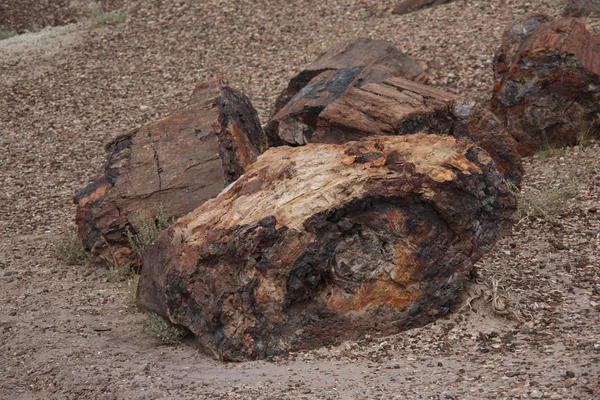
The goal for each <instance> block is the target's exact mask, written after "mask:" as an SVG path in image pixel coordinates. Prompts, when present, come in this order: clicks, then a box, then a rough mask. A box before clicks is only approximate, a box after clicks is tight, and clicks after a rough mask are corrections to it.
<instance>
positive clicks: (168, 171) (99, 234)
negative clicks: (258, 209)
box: [74, 82, 267, 266]
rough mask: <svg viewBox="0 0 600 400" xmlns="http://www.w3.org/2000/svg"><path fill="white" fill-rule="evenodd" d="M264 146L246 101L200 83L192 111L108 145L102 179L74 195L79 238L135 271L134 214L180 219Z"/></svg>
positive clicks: (137, 259)
mask: <svg viewBox="0 0 600 400" xmlns="http://www.w3.org/2000/svg"><path fill="white" fill-rule="evenodd" d="M266 148H267V140H266V136H265V134H264V131H263V130H262V128H261V125H260V122H259V120H258V116H257V113H256V111H255V110H254V108H253V107H252V105H251V104H250V101H249V100H248V98H247V97H246V96H244V95H243V94H241V93H239V92H237V91H235V90H233V89H231V88H229V87H227V86H222V85H221V84H219V83H217V82H212V83H206V84H203V85H201V86H199V87H198V88H197V89H196V90H195V91H194V93H193V100H192V105H190V106H189V107H187V108H185V109H183V110H181V111H179V112H176V113H174V114H172V115H170V116H168V117H166V118H164V119H162V120H160V121H157V122H154V123H151V124H149V125H146V126H144V127H142V128H140V129H135V130H132V131H130V132H128V133H126V134H124V135H121V136H119V137H117V138H116V139H115V140H114V141H112V142H111V143H109V144H108V145H107V147H106V151H107V153H108V155H107V162H106V166H105V172H104V175H102V176H101V177H100V178H99V179H97V180H96V181H95V182H93V183H92V184H90V185H89V186H87V187H86V188H84V189H83V190H81V191H80V192H78V193H77V194H76V195H75V197H74V201H75V203H76V204H77V215H76V223H77V226H78V229H79V236H80V238H81V240H82V241H83V243H84V244H85V246H86V247H87V248H88V249H90V250H91V251H92V253H94V254H97V255H99V256H102V257H105V258H107V259H109V260H111V261H113V262H116V263H117V264H118V265H121V266H123V265H132V266H139V263H140V260H141V257H140V255H138V254H136V253H135V252H133V251H132V249H131V244H130V241H129V240H128V237H127V230H130V231H131V232H132V233H135V227H134V226H133V225H132V222H133V219H134V216H135V215H136V213H148V214H149V215H151V214H152V213H153V211H154V209H155V208H156V207H157V206H158V205H162V207H164V212H165V216H166V217H167V218H178V217H180V216H182V215H184V214H186V213H188V212H190V211H192V210H194V209H195V208H197V207H198V206H199V205H200V204H202V203H204V202H205V201H206V200H208V199H211V198H213V197H215V196H216V195H217V194H219V192H220V191H221V190H223V188H224V187H225V186H226V185H228V184H229V183H231V182H233V181H235V180H236V179H237V178H239V176H240V175H242V174H243V173H244V171H245V168H246V167H247V165H248V164H250V163H252V162H254V161H255V160H256V158H257V157H258V155H259V154H261V153H262V152H263V151H264V150H266Z"/></svg>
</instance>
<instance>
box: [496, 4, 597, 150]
mask: <svg viewBox="0 0 600 400" xmlns="http://www.w3.org/2000/svg"><path fill="white" fill-rule="evenodd" d="M494 72H495V77H496V83H495V85H494V93H493V98H492V110H493V111H494V113H495V114H496V115H497V116H498V117H499V118H500V119H501V120H502V121H503V122H504V124H505V125H506V127H507V130H508V131H509V132H510V133H511V134H512V135H513V137H514V138H515V139H516V140H517V143H518V148H519V152H520V153H521V154H523V155H531V154H533V153H534V152H535V151H536V150H538V149H544V148H554V147H563V146H569V145H574V144H577V143H578V142H580V141H581V140H584V139H587V138H592V137H598V136H599V134H600V129H599V126H598V115H599V113H600V101H599V98H600V41H599V40H598V39H597V38H595V37H593V36H592V35H591V34H590V33H589V32H588V31H587V29H586V28H585V25H584V24H583V23H581V22H579V21H578V20H576V19H572V18H567V19H562V20H552V19H551V18H549V17H546V16H543V15H534V16H530V17H527V18H525V19H523V20H521V21H519V22H518V23H517V24H515V25H514V26H512V27H510V28H509V29H508V30H507V31H506V33H505V34H504V37H503V42H502V46H501V47H500V48H499V49H498V51H497V52H496V55H495V57H494Z"/></svg>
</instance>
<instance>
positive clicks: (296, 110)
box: [265, 38, 428, 146]
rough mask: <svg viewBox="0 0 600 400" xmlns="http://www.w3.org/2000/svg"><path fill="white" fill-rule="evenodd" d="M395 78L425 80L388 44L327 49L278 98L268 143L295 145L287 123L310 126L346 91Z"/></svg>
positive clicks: (353, 44) (372, 42) (362, 42)
mask: <svg viewBox="0 0 600 400" xmlns="http://www.w3.org/2000/svg"><path fill="white" fill-rule="evenodd" d="M394 76H402V77H405V78H407V79H410V80H414V81H417V82H427V80H428V77H427V74H426V73H425V72H424V71H423V69H422V68H421V67H420V66H419V65H418V64H417V63H415V62H414V61H413V60H412V59H411V58H410V57H408V56H407V55H406V54H404V53H402V52H401V51H400V50H398V48H396V47H395V46H394V44H393V43H391V42H388V41H385V40H373V39H368V38H359V39H356V40H354V41H348V42H343V43H339V44H337V45H334V46H332V47H330V48H329V49H327V51H326V52H325V53H323V54H322V55H321V56H320V57H319V58H318V59H317V60H315V61H314V62H313V63H312V64H310V65H309V66H308V67H306V68H305V69H304V70H303V71H302V72H300V73H299V74H298V75H296V76H295V77H294V78H292V79H291V81H290V83H289V84H288V87H287V88H286V89H285V90H284V91H283V92H282V93H281V94H280V95H279V97H278V98H277V100H276V102H275V109H274V111H273V116H274V117H273V118H272V120H271V121H270V122H269V124H268V125H267V126H266V128H265V131H266V132H267V136H268V137H269V144H270V145H271V146H274V145H282V144H294V143H297V142H298V141H299V140H301V138H294V137H288V135H289V134H290V133H291V132H290V130H289V129H287V128H286V126H287V125H288V124H292V125H294V124H295V123H298V124H309V125H310V124H311V123H312V120H313V119H314V118H315V116H316V115H318V113H319V111H320V110H322V109H323V108H325V107H326V106H327V105H328V104H329V103H331V102H332V101H333V100H335V99H336V98H337V97H339V96H340V95H342V93H344V92H345V91H346V90H348V89H350V88H353V87H360V86H361V85H364V84H367V83H376V82H383V81H384V80H385V79H387V78H390V77H394ZM292 99H293V101H292ZM288 103H289V104H288ZM280 130H282V132H280ZM300 144H304V143H300Z"/></svg>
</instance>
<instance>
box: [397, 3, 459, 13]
mask: <svg viewBox="0 0 600 400" xmlns="http://www.w3.org/2000/svg"><path fill="white" fill-rule="evenodd" d="M452 1H454V0H402V1H400V3H398V4H397V5H396V7H394V9H393V10H392V14H399V15H402V14H408V13H411V12H413V11H419V10H422V9H424V8H430V7H435V6H439V5H441V4H447V3H450V2H452Z"/></svg>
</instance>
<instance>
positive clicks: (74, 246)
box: [52, 228, 94, 265]
mask: <svg viewBox="0 0 600 400" xmlns="http://www.w3.org/2000/svg"><path fill="white" fill-rule="evenodd" d="M52 247H53V249H54V253H55V254H56V256H57V257H58V258H59V259H61V260H63V261H64V262H66V263H67V264H69V265H86V264H89V263H90V262H92V261H93V259H94V257H93V256H92V255H91V254H90V253H88V251H87V250H86V248H85V246H84V245H83V243H81V241H80V240H79V236H78V235H77V231H76V230H75V228H69V229H67V230H66V231H65V232H64V233H63V234H61V235H60V236H58V237H57V238H56V239H55V240H54V242H53V244H52Z"/></svg>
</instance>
